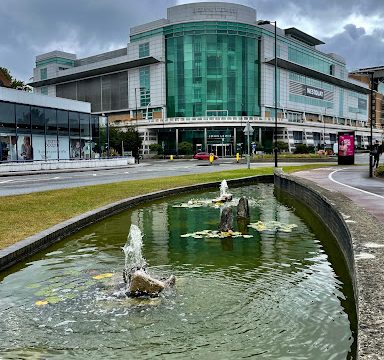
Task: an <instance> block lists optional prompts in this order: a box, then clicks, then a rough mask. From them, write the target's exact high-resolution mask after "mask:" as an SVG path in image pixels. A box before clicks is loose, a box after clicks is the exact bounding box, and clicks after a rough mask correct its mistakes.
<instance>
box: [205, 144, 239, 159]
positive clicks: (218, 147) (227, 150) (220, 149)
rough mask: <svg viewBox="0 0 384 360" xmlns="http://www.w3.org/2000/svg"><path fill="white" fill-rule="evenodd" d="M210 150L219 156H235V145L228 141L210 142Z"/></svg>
mask: <svg viewBox="0 0 384 360" xmlns="http://www.w3.org/2000/svg"><path fill="white" fill-rule="evenodd" d="M208 152H209V153H213V154H215V155H217V156H219V157H226V156H233V146H232V144H228V143H226V144H224V143H221V144H208Z"/></svg>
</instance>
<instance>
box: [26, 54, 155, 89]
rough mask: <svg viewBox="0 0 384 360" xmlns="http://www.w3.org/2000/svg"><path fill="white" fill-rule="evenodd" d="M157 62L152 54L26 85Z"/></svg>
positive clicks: (50, 83) (49, 83)
mask: <svg viewBox="0 0 384 360" xmlns="http://www.w3.org/2000/svg"><path fill="white" fill-rule="evenodd" d="M158 62H160V60H157V59H155V58H154V57H152V56H148V57H146V58H142V59H138V60H133V61H123V62H120V63H117V64H112V65H107V66H102V67H97V68H93V69H89V68H86V67H85V69H84V70H83V71H81V70H80V69H79V71H78V72H74V73H71V74H68V75H63V76H57V77H54V78H50V79H46V80H40V81H35V82H31V83H29V84H28V85H30V86H32V87H41V86H47V85H54V84H60V83H63V82H68V81H74V80H79V79H82V78H85V77H91V76H98V75H103V74H107V73H111V72H117V71H123V70H127V69H132V68H135V67H139V66H146V65H150V64H156V63H158ZM70 70H76V67H75V68H71V69H70Z"/></svg>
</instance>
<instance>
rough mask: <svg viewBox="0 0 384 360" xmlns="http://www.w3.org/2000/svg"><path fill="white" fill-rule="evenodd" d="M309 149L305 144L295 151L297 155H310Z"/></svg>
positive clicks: (299, 145)
mask: <svg viewBox="0 0 384 360" xmlns="http://www.w3.org/2000/svg"><path fill="white" fill-rule="evenodd" d="M309 152H310V151H309V148H308V146H307V145H305V144H297V145H296V149H295V151H294V153H295V154H309Z"/></svg>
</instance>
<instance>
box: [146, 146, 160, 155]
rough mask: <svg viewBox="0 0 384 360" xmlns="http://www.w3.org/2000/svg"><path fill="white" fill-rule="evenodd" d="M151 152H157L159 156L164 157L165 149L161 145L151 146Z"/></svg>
mask: <svg viewBox="0 0 384 360" xmlns="http://www.w3.org/2000/svg"><path fill="white" fill-rule="evenodd" d="M149 150H150V151H154V152H157V155H163V147H162V146H161V145H160V144H151V145H149Z"/></svg>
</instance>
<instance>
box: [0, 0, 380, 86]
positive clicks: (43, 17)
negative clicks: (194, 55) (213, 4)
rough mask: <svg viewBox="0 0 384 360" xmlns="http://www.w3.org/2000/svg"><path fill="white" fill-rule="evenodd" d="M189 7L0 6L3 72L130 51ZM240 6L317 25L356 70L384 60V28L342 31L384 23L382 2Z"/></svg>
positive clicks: (268, 1)
mask: <svg viewBox="0 0 384 360" xmlns="http://www.w3.org/2000/svg"><path fill="white" fill-rule="evenodd" d="M234 1H235V0H233V1H226V2H234ZM187 2H193V1H189V0H179V1H177V0H161V1H159V0H140V1H137V0H113V1H112V0H66V1H59V0H0V19H1V21H0V32H1V34H6V35H3V36H2V37H1V38H0V66H4V67H7V68H9V69H10V71H11V73H12V74H13V75H14V76H15V77H16V78H19V79H21V80H24V81H28V79H29V77H30V76H31V74H32V68H33V67H34V61H35V56H36V55H37V54H39V53H42V52H46V51H51V50H55V49H58V50H63V51H76V52H77V54H78V56H79V57H84V56H89V55H93V54H97V53H99V52H102V51H108V50H112V49H115V48H118V47H121V46H125V45H126V43H127V42H128V38H129V29H130V27H132V26H135V25H139V24H143V23H146V22H149V21H152V20H157V19H159V18H162V17H165V16H166V10H167V7H169V6H173V5H176V4H181V3H187ZM236 2H238V3H240V4H243V5H248V6H251V7H254V8H255V9H256V11H257V17H258V18H259V19H269V20H275V19H276V20H277V21H278V23H280V24H282V23H285V24H287V25H289V26H294V27H297V28H299V29H301V30H303V31H306V29H305V28H303V24H304V23H305V21H307V22H308V21H311V25H312V29H315V30H313V31H314V32H315V33H311V35H313V36H315V37H318V38H319V39H321V40H323V41H325V42H326V43H327V45H326V49H327V51H330V52H335V53H339V54H340V55H342V56H344V57H346V59H347V63H348V65H350V67H363V66H365V65H366V64H367V63H369V64H368V65H371V64H372V65H376V64H380V63H381V62H382V61H383V60H384V58H383V57H382V56H381V55H382V50H381V47H382V46H381V38H382V35H383V32H384V30H383V29H382V28H378V29H376V30H375V31H374V33H373V34H372V35H367V34H366V33H365V31H364V29H363V28H357V27H356V26H355V27H353V26H354V24H351V25H349V26H347V27H345V28H344V29H342V28H340V29H339V28H338V27H339V26H340V27H341V25H339V24H341V23H342V22H343V21H344V19H346V18H348V16H349V15H351V14H356V15H360V16H376V17H379V18H380V17H382V18H384V1H382V0H364V1H363V0H338V1H334V0H322V1H319V0H285V1H282V0H238V1H236ZM383 24H384V22H383ZM335 30H336V31H337V32H338V33H337V34H336V35H335V36H334V37H332V38H325V36H324V34H327V33H335ZM313 31H312V32H313ZM371 47H373V48H375V49H374V50H373V49H372V48H371ZM363 51H364V52H363ZM349 57H351V60H349ZM359 57H360V58H359ZM382 59H383V60H382ZM359 61H360V62H359Z"/></svg>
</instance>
